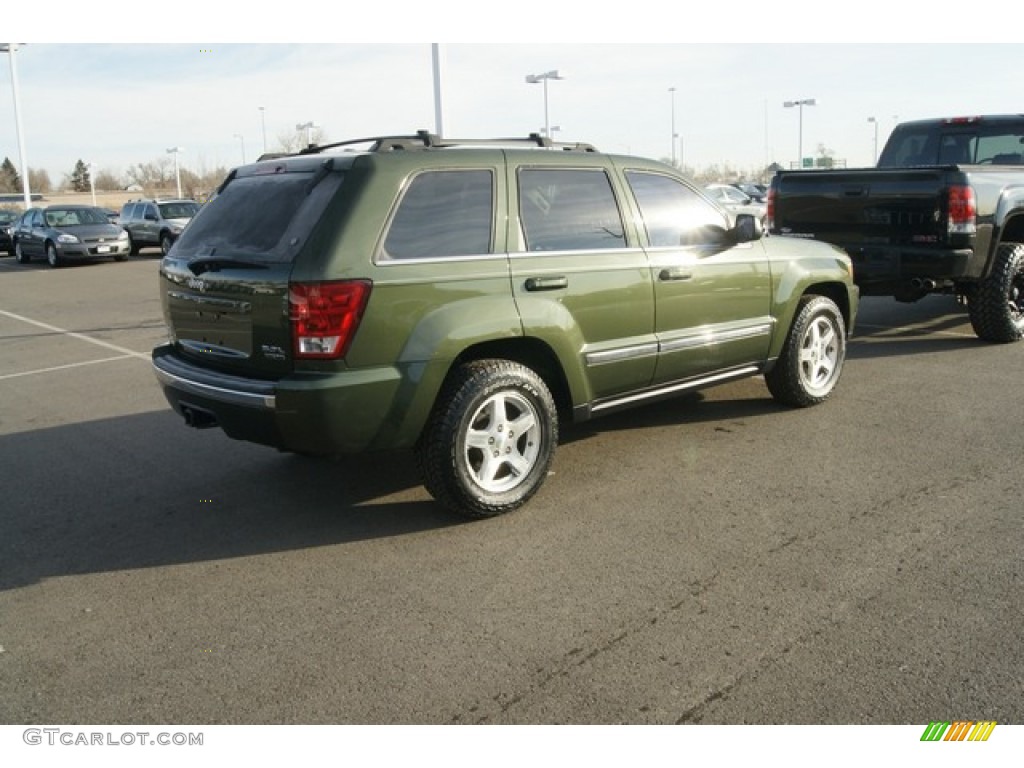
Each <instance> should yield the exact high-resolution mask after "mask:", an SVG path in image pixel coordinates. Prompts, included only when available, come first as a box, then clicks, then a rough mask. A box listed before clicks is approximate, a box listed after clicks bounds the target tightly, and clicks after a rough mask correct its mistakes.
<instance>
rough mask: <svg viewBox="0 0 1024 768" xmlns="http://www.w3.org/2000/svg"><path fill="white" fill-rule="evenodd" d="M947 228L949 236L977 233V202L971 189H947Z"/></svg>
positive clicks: (960, 187)
mask: <svg viewBox="0 0 1024 768" xmlns="http://www.w3.org/2000/svg"><path fill="white" fill-rule="evenodd" d="M947 227H948V229H947V231H948V232H949V234H951V235H973V234H974V233H975V232H977V231H978V202H977V200H976V199H975V197H974V189H972V188H971V187H968V186H966V185H963V186H956V187H950V188H949V217H948V224H947Z"/></svg>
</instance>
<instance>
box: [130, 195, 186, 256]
mask: <svg viewBox="0 0 1024 768" xmlns="http://www.w3.org/2000/svg"><path fill="white" fill-rule="evenodd" d="M198 210H199V203H197V202H196V201H195V200H130V201H128V202H127V203H125V204H124V207H123V208H121V217H120V222H119V223H120V224H121V226H122V227H124V228H125V229H126V230H127V231H128V236H129V237H130V238H131V241H132V256H136V255H138V253H139V249H140V248H146V247H149V246H157V245H158V246H160V251H161V252H162V253H163V254H164V255H166V254H167V252H168V251H169V250H171V246H172V245H174V241H175V240H177V239H178V235H180V234H181V232H182V230H183V229H185V225H186V224H188V222H189V219H191V218H192V217H193V216H195V215H196V212H197V211H198Z"/></svg>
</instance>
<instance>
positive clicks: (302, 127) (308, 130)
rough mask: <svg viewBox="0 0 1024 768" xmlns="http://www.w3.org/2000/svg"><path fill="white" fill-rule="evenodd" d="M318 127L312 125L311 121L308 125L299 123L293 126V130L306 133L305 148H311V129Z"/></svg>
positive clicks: (317, 126)
mask: <svg viewBox="0 0 1024 768" xmlns="http://www.w3.org/2000/svg"><path fill="white" fill-rule="evenodd" d="M319 127H320V126H319V124H317V123H314V122H313V121H312V120H310V121H309V122H308V123H299V124H298V125H296V126H295V130H296V131H305V132H306V146H307V147H311V146H313V129H314V128H319Z"/></svg>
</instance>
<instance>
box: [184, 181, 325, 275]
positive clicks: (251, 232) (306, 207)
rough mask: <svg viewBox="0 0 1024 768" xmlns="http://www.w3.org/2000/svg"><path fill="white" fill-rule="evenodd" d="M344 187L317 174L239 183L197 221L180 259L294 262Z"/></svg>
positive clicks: (231, 185)
mask: <svg viewBox="0 0 1024 768" xmlns="http://www.w3.org/2000/svg"><path fill="white" fill-rule="evenodd" d="M341 181H342V174H341V173H338V172H330V173H327V174H326V175H318V174H316V173H314V172H312V171H311V172H308V173H278V174H267V175H254V176H243V177H241V178H237V179H234V180H232V181H231V182H230V183H229V184H228V185H227V187H225V188H224V190H223V191H222V192H221V193H220V194H218V195H217V196H216V197H214V198H213V199H212V200H211V201H210V202H209V203H207V204H206V205H204V206H203V207H202V208H201V209H200V210H199V212H198V213H197V214H196V215H195V217H193V218H192V219H191V223H190V224H189V226H188V227H186V228H185V231H184V232H183V233H182V235H181V237H180V238H179V239H178V242H177V244H176V245H175V246H174V255H175V256H177V257H178V258H185V259H191V258H210V257H213V256H216V257H217V258H218V259H229V260H230V259H232V258H234V259H238V260H255V261H270V262H291V261H294V259H295V257H296V255H297V254H298V252H299V250H300V249H301V248H302V246H303V244H304V243H305V241H306V239H307V237H308V234H309V232H310V231H311V230H312V229H313V228H314V226H315V225H316V223H317V220H318V219H319V218H320V216H321V215H322V214H323V212H324V209H325V208H326V207H327V204H328V203H329V202H330V200H331V198H332V196H333V195H334V193H335V192H336V191H337V189H338V187H339V185H340V184H341Z"/></svg>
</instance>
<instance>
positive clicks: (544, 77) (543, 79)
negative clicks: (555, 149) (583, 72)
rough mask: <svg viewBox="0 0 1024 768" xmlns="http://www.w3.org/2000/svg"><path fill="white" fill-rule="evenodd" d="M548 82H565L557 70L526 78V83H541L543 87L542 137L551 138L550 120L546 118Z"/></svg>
mask: <svg viewBox="0 0 1024 768" xmlns="http://www.w3.org/2000/svg"><path fill="white" fill-rule="evenodd" d="M548 80H565V77H564V76H563V75H560V74H558V70H557V69H552V70H551V71H549V72H542V73H541V74H539V75H527V76H526V82H528V83H533V84H536V83H543V85H544V136H545V137H547V138H551V120H550V118H549V117H548Z"/></svg>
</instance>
